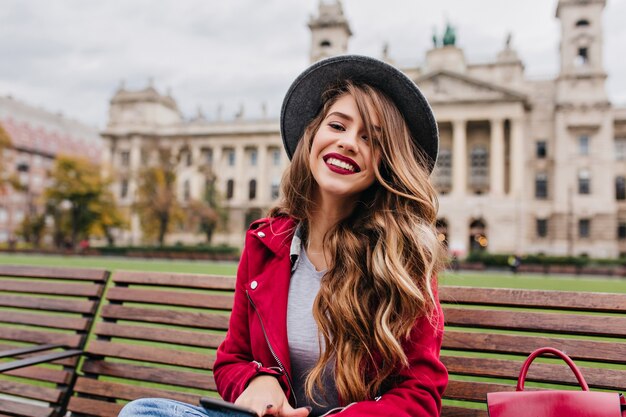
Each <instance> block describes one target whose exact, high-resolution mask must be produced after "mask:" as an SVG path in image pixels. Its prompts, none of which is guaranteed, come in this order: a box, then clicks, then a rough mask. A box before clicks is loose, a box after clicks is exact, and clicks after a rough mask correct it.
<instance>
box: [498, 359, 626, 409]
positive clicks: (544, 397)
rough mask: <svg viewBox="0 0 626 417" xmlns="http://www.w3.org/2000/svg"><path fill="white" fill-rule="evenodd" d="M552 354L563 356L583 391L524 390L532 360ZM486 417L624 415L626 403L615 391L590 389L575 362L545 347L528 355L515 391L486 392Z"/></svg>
mask: <svg viewBox="0 0 626 417" xmlns="http://www.w3.org/2000/svg"><path fill="white" fill-rule="evenodd" d="M544 353H551V354H553V355H556V356H558V357H560V358H561V359H563V360H564V361H565V362H566V363H567V364H568V365H569V367H570V369H571V370H572V371H573V372H574V375H576V379H577V380H578V383H579V384H580V387H581V388H582V391H567V390H546V391H524V381H525V379H526V374H527V373H528V368H529V367H530V364H531V363H532V361H533V360H534V359H535V358H536V357H537V356H539V355H542V354H544ZM487 409H488V411H489V417H626V402H625V401H624V397H623V396H622V395H620V394H618V393H611V392H591V391H589V386H588V385H587V382H585V378H583V376H582V374H581V373H580V370H579V369H578V368H577V367H576V364H574V362H573V361H572V360H571V359H570V357H569V356H567V355H566V354H565V353H563V352H561V351H560V350H557V349H554V348H549V347H544V348H540V349H537V350H535V351H534V352H533V353H531V354H530V356H528V358H527V359H526V361H525V362H524V364H523V365H522V369H521V370H520V373H519V378H518V380H517V387H516V389H515V391H514V392H490V393H488V394H487Z"/></svg>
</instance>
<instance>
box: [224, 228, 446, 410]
mask: <svg viewBox="0 0 626 417" xmlns="http://www.w3.org/2000/svg"><path fill="white" fill-rule="evenodd" d="M295 226H296V225H295V223H294V222H293V220H291V219H289V218H287V217H280V218H274V219H261V220H258V221H256V222H254V223H253V224H252V225H251V226H250V229H249V230H248V232H247V234H246V240H245V247H244V251H243V254H242V256H241V261H240V263H239V269H238V271H237V285H236V290H235V302H234V305H233V311H232V315H231V317H230V325H229V329H228V334H227V336H226V339H225V340H224V342H223V343H222V344H221V345H220V347H219V348H218V350H217V358H216V360H215V365H214V369H213V371H214V375H215V381H216V383H217V389H218V391H219V393H220V394H221V396H222V398H224V399H225V400H227V401H231V402H234V401H235V400H236V399H237V397H239V395H240V394H241V393H242V392H243V390H244V389H245V388H246V386H247V384H248V382H249V381H250V379H251V378H253V377H254V376H256V375H258V374H259V373H267V374H272V375H275V376H277V377H278V379H279V381H280V383H281V386H282V387H283V389H284V391H285V395H286V396H287V398H288V399H289V401H290V403H291V404H292V405H295V404H294V398H293V397H294V396H293V394H292V391H293V390H292V387H291V380H290V378H291V363H290V359H289V347H288V343H287V325H286V324H287V294H288V291H289V281H290V279H291V260H290V257H289V250H290V246H291V239H292V237H293V233H294V230H295ZM435 314H436V315H437V316H438V317H436V319H437V320H436V321H437V323H439V326H438V328H434V327H433V326H432V325H431V324H430V322H429V320H428V319H426V318H420V319H418V320H417V321H416V323H415V326H414V328H413V330H412V332H411V337H410V340H409V341H408V342H407V343H405V345H404V346H405V351H406V352H407V357H408V360H409V364H410V366H409V367H408V368H404V369H402V370H401V371H400V372H399V373H398V374H397V375H395V376H394V378H393V381H392V382H391V387H390V389H388V390H387V391H386V392H384V393H383V395H382V396H381V397H380V398H378V399H377V400H367V401H360V402H357V403H354V404H352V405H350V406H348V407H346V409H344V410H343V411H342V412H341V413H340V416H341V417H351V416H359V417H375V416H380V417H382V416H385V417H386V416H394V417H403V416H405V417H417V416H424V417H426V416H433V417H434V416H438V415H439V412H440V410H441V395H442V393H443V391H444V389H445V387H446V384H447V382H448V373H447V371H446V368H445V367H444V365H443V364H442V363H441V361H440V360H439V351H440V349H441V340H442V336H443V313H442V311H441V306H439V304H437V309H436V311H435Z"/></svg>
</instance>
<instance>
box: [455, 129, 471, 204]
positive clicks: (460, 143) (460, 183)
mask: <svg viewBox="0 0 626 417" xmlns="http://www.w3.org/2000/svg"><path fill="white" fill-rule="evenodd" d="M466 128H467V121H466V120H455V121H454V122H453V123H452V194H453V195H455V196H463V195H465V192H466V190H467V137H466V131H465V130H466Z"/></svg>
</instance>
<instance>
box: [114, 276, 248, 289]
mask: <svg viewBox="0 0 626 417" xmlns="http://www.w3.org/2000/svg"><path fill="white" fill-rule="evenodd" d="M113 281H114V282H115V283H118V284H120V283H123V284H144V285H162V286H171V287H188V288H198V289H209V290H230V291H234V290H235V282H236V280H235V277H233V276H222V275H199V274H174V273H172V274H168V273H159V274H155V273H153V272H136V271H119V272H116V273H115V276H114V277H113Z"/></svg>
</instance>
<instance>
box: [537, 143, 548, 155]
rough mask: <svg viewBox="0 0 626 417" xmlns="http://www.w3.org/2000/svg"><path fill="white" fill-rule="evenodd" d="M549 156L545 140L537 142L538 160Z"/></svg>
mask: <svg viewBox="0 0 626 417" xmlns="http://www.w3.org/2000/svg"><path fill="white" fill-rule="evenodd" d="M547 155H548V149H547V147H546V141H545V140H538V141H537V159H543V158H545V157H546V156H547Z"/></svg>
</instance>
